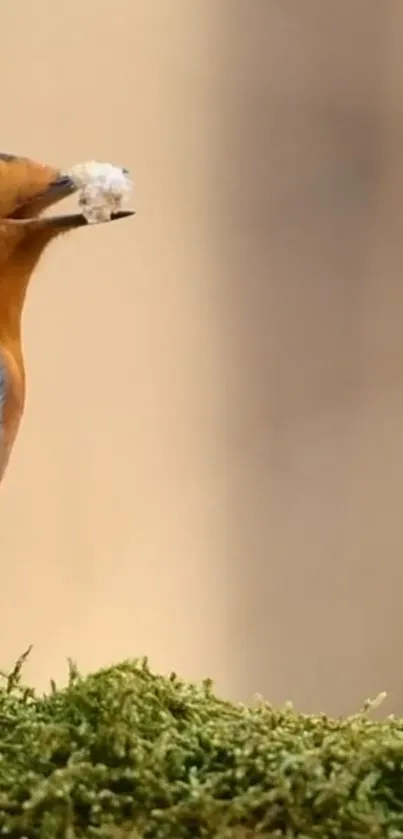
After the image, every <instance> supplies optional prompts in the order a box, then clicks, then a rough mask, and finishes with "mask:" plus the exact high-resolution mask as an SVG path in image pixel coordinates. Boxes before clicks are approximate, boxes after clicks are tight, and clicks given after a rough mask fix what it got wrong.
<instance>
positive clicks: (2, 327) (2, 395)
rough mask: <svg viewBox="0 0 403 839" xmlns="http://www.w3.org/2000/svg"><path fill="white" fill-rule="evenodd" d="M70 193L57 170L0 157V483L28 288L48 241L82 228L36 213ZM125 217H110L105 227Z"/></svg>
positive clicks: (13, 415)
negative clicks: (110, 222)
mask: <svg viewBox="0 0 403 839" xmlns="http://www.w3.org/2000/svg"><path fill="white" fill-rule="evenodd" d="M76 190H77V186H76V184H75V182H74V181H73V180H72V179H71V178H70V177H69V175H66V174H63V173H62V172H61V171H60V170H59V169H55V168H54V167H52V166H45V165H42V164H40V163H35V162H34V161H32V160H28V159H27V158H23V157H17V156H14V155H11V154H0V482H1V480H2V478H3V476H4V472H5V469H6V467H7V464H8V461H9V458H10V454H11V450H12V447H13V444H14V442H15V438H16V436H17V432H18V429H19V426H20V422H21V418H22V415H23V411H24V403H25V368H24V358H23V352H22V346H21V318H22V312H23V307H24V301H25V296H26V292H27V288H28V283H29V281H30V279H31V277H32V274H33V272H34V269H35V267H36V265H37V263H38V261H39V259H40V257H41V255H42V253H43V251H44V250H45V248H46V247H47V245H48V244H49V243H50V242H51V241H52V240H53V239H55V238H56V237H57V236H60V235H62V234H64V233H67V232H69V231H71V230H75V229H76V228H79V227H83V226H85V225H87V224H88V222H87V219H86V218H85V216H84V215H82V214H81V213H77V214H73V215H56V216H45V217H44V216H42V212H43V211H44V210H45V209H47V208H49V207H51V206H52V205H53V204H56V203H57V202H58V201H60V200H61V199H62V198H66V197H67V196H68V195H71V194H72V193H73V192H76ZM130 215H133V213H132V211H120V212H116V213H115V214H113V215H112V216H111V221H113V220H115V219H120V218H125V217H126V216H130Z"/></svg>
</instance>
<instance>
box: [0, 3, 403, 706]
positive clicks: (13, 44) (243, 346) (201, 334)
mask: <svg viewBox="0 0 403 839" xmlns="http://www.w3.org/2000/svg"><path fill="white" fill-rule="evenodd" d="M56 7H57V8H56ZM402 37H403V7H402V4H401V2H399V0H395V1H394V2H393V1H392V0H383V2H382V3H379V2H376V0H334V2H331V3H326V4H324V3H323V2H322V0H303V2H301V0H281V2H275V0H266V2H264V3H252V2H250V0H192V2H190V0H169V2H168V0H114V2H112V0H80V2H79V0H70V2H69V3H61V4H54V3H51V2H50V0H36V2H35V3H33V4H25V5H24V8H23V10H22V7H21V4H14V5H12V4H8V6H7V8H5V9H4V10H3V11H2V33H1V35H0V44H1V53H0V54H1V63H2V73H1V80H0V91H1V106H2V107H1V110H2V131H1V143H0V146H1V149H0V150H1V151H8V152H15V153H22V154H27V155H30V156H32V157H34V158H37V159H39V160H43V161H45V162H49V163H56V164H60V165H62V166H64V165H69V164H71V163H73V162H77V161H78V160H85V159H92V158H94V157H95V158H96V159H100V160H112V161H114V162H117V163H121V164H124V165H126V166H128V167H130V169H131V170H132V172H133V175H134V178H135V183H136V192H135V206H136V209H137V216H136V217H135V218H134V219H132V220H129V221H127V222H126V221H125V222H122V223H120V224H116V225H111V226H110V227H104V228H103V227H99V228H93V229H89V230H84V231H81V232H80V233H78V234H76V235H75V237H74V236H72V237H71V238H70V240H67V241H66V240H65V241H63V242H60V243H58V244H57V245H55V246H54V248H53V250H52V251H50V252H49V253H48V255H47V256H46V258H45V260H44V262H43V264H42V266H41V268H40V270H39V271H38V274H37V276H36V278H35V282H34V284H33V286H32V288H31V292H30V295H29V300H28V304H27V309H26V314H25V348H26V357H27V368H28V376H29V378H28V385H29V393H28V403H27V411H26V416H25V420H24V423H23V427H22V431H21V434H20V437H19V440H18V443H17V446H16V449H15V454H14V456H13V459H12V462H11V465H10V468H9V471H8V474H7V477H6V480H5V483H4V485H3V487H2V490H1V506H0V517H1V524H0V533H1V537H0V540H1V572H2V576H1V579H2V584H1V591H0V638H1V642H0V651H1V663H2V665H3V666H8V665H9V664H10V663H11V662H12V661H13V660H14V658H15V657H16V656H17V655H18V654H19V653H20V652H21V651H22V650H23V649H24V648H25V647H26V646H27V645H28V644H29V643H30V642H32V643H33V644H34V651H33V654H32V656H31V660H30V663H29V665H28V668H27V676H29V677H30V678H32V679H33V680H34V681H35V682H36V683H37V684H38V685H40V686H44V685H46V683H47V680H48V679H49V677H50V676H55V677H56V678H63V677H64V676H65V672H66V666H65V658H66V656H68V655H70V656H72V657H75V658H76V659H78V661H79V664H80V665H81V667H82V668H83V669H85V670H86V669H88V668H94V667H97V666H99V665H102V664H108V663H110V662H112V661H115V660H117V659H119V658H122V657H124V656H133V655H142V654H144V653H147V654H148V655H149V656H150V659H151V662H152V664H153V666H154V667H155V668H159V669H162V670H169V669H176V670H177V671H179V672H181V673H182V674H183V675H184V676H189V677H202V676H205V675H207V674H208V675H211V676H213V677H214V678H215V679H216V680H217V683H218V686H219V689H220V690H221V691H223V692H225V693H226V694H228V695H231V696H234V697H242V698H246V697H249V696H250V695H251V694H252V692H254V691H260V692H263V693H265V694H266V696H267V697H268V698H270V699H272V700H273V701H274V702H276V703H278V702H283V701H284V700H286V699H288V698H292V699H293V700H294V701H295V703H296V704H297V705H298V706H299V707H301V708H304V709H318V708H324V709H326V710H329V711H337V712H344V711H347V710H355V709H357V708H358V706H359V705H360V704H361V700H362V699H363V698H365V697H366V696H367V695H374V694H376V693H377V692H378V691H379V690H382V689H384V688H385V689H386V690H388V691H389V694H390V699H389V702H388V706H387V707H388V710H396V709H397V710H400V711H403V698H402V690H403V677H402V676H401V673H400V649H401V637H402V633H403V616H402V615H403V612H402V606H401V602H402V587H403V526H402V524H403V329H402V326H401V321H402V313H403V282H402V263H403V229H402V223H403V222H402V214H401V209H400V208H401V204H402V198H403V151H402V149H403V143H402V141H403V118H402V117H403V104H402V101H403V98H402V94H403V89H402V88H403V73H402V68H401V58H400V52H401V43H402Z"/></svg>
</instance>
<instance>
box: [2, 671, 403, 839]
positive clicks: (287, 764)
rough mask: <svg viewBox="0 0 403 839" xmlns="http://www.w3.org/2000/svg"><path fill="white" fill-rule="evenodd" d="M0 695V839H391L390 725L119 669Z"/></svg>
mask: <svg viewBox="0 0 403 839" xmlns="http://www.w3.org/2000/svg"><path fill="white" fill-rule="evenodd" d="M21 664H22V661H20V662H19V663H18V666H17V667H16V669H15V671H14V673H13V674H12V675H11V676H9V677H8V678H4V685H3V687H2V688H1V689H0V836H1V835H4V836H8V837H12V839H23V837H26V839H31V837H38V839H39V838H40V839H61V838H62V837H63V839H75V838H76V837H84V836H85V837H94V838H95V837H97V839H100V837H104V839H118V837H119V839H123V837H125V839H130V837H132V839H148V837H149V839H182V837H183V839H195V837H198V836H206V837H210V836H211V837H215V836H217V837H224V836H232V837H237V839H238V837H245V836H248V837H249V836H253V835H254V836H256V835H262V836H266V837H274V836H287V837H294V836H295V837H299V838H300V839H303V838H305V839H307V838H308V837H309V839H314V837H321V839H324V837H332V839H335V837H336V838H337V839H341V838H342V837H343V839H347V837H348V839H358V837H366V839H368V837H385V839H399V837H403V722H402V721H401V720H394V719H388V720H386V721H385V722H373V721H371V720H370V719H368V715H367V713H365V711H363V712H362V713H360V714H357V715H356V716H354V717H351V718H349V719H345V720H339V719H331V718H328V717H326V716H325V715H320V716H308V715H302V714H296V713H295V712H293V711H292V709H288V708H286V709H285V710H275V709H273V708H271V707H270V706H269V705H267V704H265V703H263V702H256V703H255V704H254V705H253V706H251V707H245V706H243V705H239V704H233V703H230V702H226V701H223V700H221V699H219V698H217V697H216V696H215V695H214V692H213V690H212V686H211V684H210V683H209V682H205V683H203V684H202V685H192V684H187V683H184V682H182V681H180V680H179V679H178V678H177V677H176V676H174V675H172V676H171V677H162V676H158V675H154V674H153V673H152V672H150V670H149V668H148V666H147V663H146V662H144V661H134V662H124V663H122V664H120V665H118V666H116V667H111V668H109V669H105V670H102V671H100V672H98V673H95V674H93V675H90V676H87V677H82V676H80V675H79V673H78V672H77V671H76V670H75V668H74V667H71V670H70V680H69V685H68V686H67V688H65V689H60V690H59V689H57V688H56V687H55V686H54V685H52V690H51V692H50V694H49V695H47V696H37V695H35V693H34V692H33V691H32V690H30V689H28V688H25V687H24V686H23V685H22V684H21V683H20V680H19V672H20V668H21Z"/></svg>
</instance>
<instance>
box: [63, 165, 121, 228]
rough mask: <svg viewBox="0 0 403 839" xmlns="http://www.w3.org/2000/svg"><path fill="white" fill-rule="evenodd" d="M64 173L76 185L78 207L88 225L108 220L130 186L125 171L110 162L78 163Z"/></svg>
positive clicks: (115, 211) (119, 207)
mask: <svg viewBox="0 0 403 839" xmlns="http://www.w3.org/2000/svg"><path fill="white" fill-rule="evenodd" d="M67 174H68V175H69V176H70V178H71V179H72V180H73V181H74V183H75V185H76V186H77V189H78V193H79V194H78V201H79V205H80V209H81V211H82V213H83V215H84V216H85V218H86V219H87V221H88V223H89V224H99V223H100V222H104V221H109V220H110V218H111V216H112V215H113V214H114V213H117V212H118V211H119V210H120V209H121V208H122V205H123V204H124V202H125V200H126V199H127V197H128V195H129V194H130V192H131V190H132V188H133V184H132V182H131V179H130V176H129V174H128V172H127V170H125V169H121V168H120V167H119V166H114V165H113V164H112V163H97V162H96V161H94V160H92V161H90V162H89V163H77V164H76V165H75V166H73V167H72V168H71V169H70V170H69V171H68V173H67Z"/></svg>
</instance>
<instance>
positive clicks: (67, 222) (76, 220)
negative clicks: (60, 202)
mask: <svg viewBox="0 0 403 839" xmlns="http://www.w3.org/2000/svg"><path fill="white" fill-rule="evenodd" d="M134 215H135V211H134V210H119V212H117V213H112V215H111V217H110V219H108V221H119V219H122V218H129V216H134ZM96 223H97V224H107V223H108V222H105V221H103V222H96ZM33 224H35V225H36V227H39V226H40V227H41V228H42V229H45V228H52V230H54V231H55V233H56V232H60V233H62V231H63V230H74V229H76V228H77V227H86V226H87V225H88V226H89V227H93V226H94V224H95V223H93V224H90V222H88V221H87V219H86V217H85V216H84V215H83V214H82V213H73V214H71V215H63V216H48V217H45V218H41V219H35V220H34V221H33Z"/></svg>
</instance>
